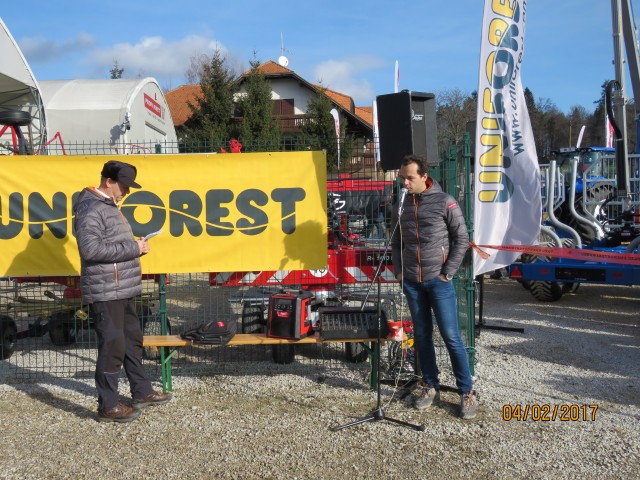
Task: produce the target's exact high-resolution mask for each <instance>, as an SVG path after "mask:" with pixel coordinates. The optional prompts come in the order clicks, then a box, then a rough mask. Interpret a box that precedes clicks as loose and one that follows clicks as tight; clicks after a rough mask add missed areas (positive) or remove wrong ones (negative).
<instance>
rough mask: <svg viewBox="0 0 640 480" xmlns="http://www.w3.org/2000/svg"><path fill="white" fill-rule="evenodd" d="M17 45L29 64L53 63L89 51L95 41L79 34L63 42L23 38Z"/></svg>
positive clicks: (89, 36) (39, 38)
mask: <svg viewBox="0 0 640 480" xmlns="http://www.w3.org/2000/svg"><path fill="white" fill-rule="evenodd" d="M18 44H19V46H20V50H21V51H22V54H23V55H24V56H25V58H26V59H27V61H28V62H29V63H32V62H34V63H38V62H39V63H53V62H58V61H61V59H63V58H64V57H65V56H67V55H69V54H72V53H77V52H82V51H85V50H90V49H91V48H93V47H94V45H95V40H94V38H93V37H92V36H91V35H89V34H86V33H80V34H79V35H78V36H76V37H75V38H72V39H70V40H67V41H64V42H58V41H55V40H51V39H48V38H43V37H24V38H22V39H21V40H20V42H18Z"/></svg>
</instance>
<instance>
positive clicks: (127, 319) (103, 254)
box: [73, 160, 171, 422]
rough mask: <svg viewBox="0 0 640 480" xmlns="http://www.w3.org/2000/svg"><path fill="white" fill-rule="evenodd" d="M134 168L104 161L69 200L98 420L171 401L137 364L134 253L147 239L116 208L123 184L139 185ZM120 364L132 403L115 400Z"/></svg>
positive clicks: (125, 418)
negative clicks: (94, 347)
mask: <svg viewBox="0 0 640 480" xmlns="http://www.w3.org/2000/svg"><path fill="white" fill-rule="evenodd" d="M135 179H136V168H135V167H134V166H133V165H129V164H128V163H124V162H118V161H115V160H111V161H108V162H107V163H105V164H104V167H103V169H102V172H101V179H100V186H99V187H98V188H95V187H87V188H85V189H84V190H83V191H82V192H81V193H80V195H79V196H78V200H77V202H76V203H75V205H74V209H73V210H74V214H75V218H74V222H75V224H74V226H75V232H76V239H77V241H78V251H79V252H80V261H81V272H80V275H81V276H80V290H81V291H82V299H83V300H84V302H85V303H88V304H89V305H91V312H92V314H93V320H94V325H95V329H96V333H97V335H98V360H97V362H96V371H95V380H96V389H97V390H98V420H99V421H108V422H130V421H132V420H135V419H136V418H137V417H138V416H140V408H142V407H145V406H148V405H160V404H163V403H167V402H168V401H169V400H171V394H170V393H156V392H154V391H153V389H152V387H151V381H150V380H149V378H148V376H147V374H146V372H145V370H144V367H143V366H142V331H141V330H140V321H139V319H138V316H137V314H136V306H135V300H134V298H135V297H136V296H137V295H140V294H141V293H142V276H141V268H140V256H141V255H144V254H146V253H148V252H149V243H148V242H147V241H146V240H144V239H138V240H136V239H135V238H134V237H133V232H132V231H131V226H130V225H129V223H128V222H127V220H126V219H125V218H124V216H123V215H122V214H121V212H120V210H119V209H118V202H119V201H120V200H122V198H123V197H124V196H125V195H127V194H128V193H129V188H140V185H138V184H137V183H136V181H135ZM122 367H124V370H125V373H126V375H127V378H128V380H129V386H130V389H131V396H132V398H133V405H132V406H129V405H125V404H123V403H121V402H120V400H119V398H120V397H119V395H118V378H119V377H120V370H121V369H122Z"/></svg>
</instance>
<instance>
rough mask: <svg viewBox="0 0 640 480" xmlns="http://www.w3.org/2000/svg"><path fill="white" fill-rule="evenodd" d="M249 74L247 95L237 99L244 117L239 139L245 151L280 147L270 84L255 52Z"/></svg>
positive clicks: (278, 126) (278, 129) (278, 128)
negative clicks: (262, 71) (261, 70)
mask: <svg viewBox="0 0 640 480" xmlns="http://www.w3.org/2000/svg"><path fill="white" fill-rule="evenodd" d="M250 64H251V70H250V72H249V74H248V75H247V76H246V79H245V81H244V84H245V92H246V93H245V95H244V96H243V97H242V98H241V99H240V101H239V102H238V111H239V114H240V116H241V117H242V121H241V125H240V142H241V143H242V144H243V146H244V151H269V150H277V149H278V148H279V146H280V123H279V122H278V120H277V119H276V118H274V117H273V100H272V99H271V84H270V83H269V82H268V81H267V79H266V77H265V76H264V74H262V73H261V72H260V69H259V67H260V62H259V61H258V60H257V59H256V57H255V54H254V58H253V60H252V61H251V62H250Z"/></svg>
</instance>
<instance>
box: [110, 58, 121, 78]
mask: <svg viewBox="0 0 640 480" xmlns="http://www.w3.org/2000/svg"><path fill="white" fill-rule="evenodd" d="M123 73H124V67H123V68H120V65H118V60H114V61H113V66H112V67H111V70H109V74H110V75H111V80H117V79H119V78H122V74H123Z"/></svg>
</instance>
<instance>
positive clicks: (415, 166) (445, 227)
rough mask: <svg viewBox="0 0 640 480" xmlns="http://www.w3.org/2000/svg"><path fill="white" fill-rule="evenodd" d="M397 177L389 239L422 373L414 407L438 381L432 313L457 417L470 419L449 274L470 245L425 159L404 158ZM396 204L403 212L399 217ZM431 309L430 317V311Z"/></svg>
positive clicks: (433, 392) (432, 393)
mask: <svg viewBox="0 0 640 480" xmlns="http://www.w3.org/2000/svg"><path fill="white" fill-rule="evenodd" d="M398 177H399V178H400V179H401V180H402V182H403V187H404V188H406V189H407V195H406V197H405V198H404V202H403V204H402V205H396V206H395V207H394V210H393V211H394V214H393V216H394V218H393V225H395V223H396V221H397V220H398V217H400V228H399V229H396V230H395V233H394V235H393V237H392V239H391V249H392V250H391V251H392V259H393V270H394V273H395V275H396V278H397V280H398V281H399V282H401V284H402V290H403V292H404V294H405V296H406V298H407V303H408V305H409V310H410V312H411V317H412V319H413V332H414V337H415V345H416V351H417V353H418V361H419V362H420V369H421V371H422V380H423V381H422V383H421V385H420V391H419V393H418V395H417V396H416V398H415V407H416V408H417V409H418V410H424V409H425V408H427V407H429V406H430V405H431V404H433V402H434V401H436V400H439V397H440V380H439V371H438V366H437V364H436V352H435V346H434V343H433V318H432V317H433V316H435V320H436V323H437V324H438V329H439V330H440V335H441V336H442V339H443V340H444V343H445V345H446V347H447V351H448V352H449V358H450V359H451V366H452V367H453V373H454V376H455V379H456V385H457V387H458V391H459V393H460V415H461V417H462V418H464V419H470V418H474V417H475V415H476V409H477V405H478V401H477V398H476V395H475V392H474V391H473V382H472V379H471V373H470V370H469V359H468V356H467V350H466V348H465V345H464V342H463V341H462V336H461V335H460V328H459V327H458V306H457V299H456V291H455V288H454V285H453V282H452V280H453V277H454V275H455V273H456V271H457V270H458V268H459V267H460V264H461V263H462V260H463V258H464V255H465V251H466V250H467V247H468V245H469V235H468V233H467V227H466V225H465V221H464V217H463V216H462V211H461V209H460V206H459V205H458V202H457V201H456V200H455V199H454V198H453V197H452V196H451V195H449V194H447V193H445V192H443V191H442V188H441V187H440V185H438V183H437V182H436V181H435V180H433V179H431V178H429V175H428V167H427V164H426V162H425V161H424V159H422V158H421V157H418V156H414V155H408V156H406V157H404V158H403V160H402V165H401V167H400V172H399V174H398ZM399 207H401V208H402V213H401V214H400V215H399ZM432 310H433V315H432Z"/></svg>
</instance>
